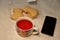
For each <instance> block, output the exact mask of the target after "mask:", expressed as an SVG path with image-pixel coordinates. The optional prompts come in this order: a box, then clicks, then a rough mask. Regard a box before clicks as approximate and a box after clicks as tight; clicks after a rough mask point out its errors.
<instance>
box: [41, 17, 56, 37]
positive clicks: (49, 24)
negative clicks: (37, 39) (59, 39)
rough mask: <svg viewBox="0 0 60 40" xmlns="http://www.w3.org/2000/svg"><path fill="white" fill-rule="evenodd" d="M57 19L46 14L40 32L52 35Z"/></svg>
mask: <svg viewBox="0 0 60 40" xmlns="http://www.w3.org/2000/svg"><path fill="white" fill-rule="evenodd" d="M56 21H57V19H56V18H55V17H51V16H46V18H45V21H44V24H43V27H42V30H41V33H43V34H47V35H49V36H53V34H54V29H55V25H56Z"/></svg>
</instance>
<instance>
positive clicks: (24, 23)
mask: <svg viewBox="0 0 60 40" xmlns="http://www.w3.org/2000/svg"><path fill="white" fill-rule="evenodd" d="M32 26H33V24H32V22H31V21H29V20H27V19H22V20H19V21H18V22H17V27H18V28H20V29H22V30H29V29H31V28H32Z"/></svg>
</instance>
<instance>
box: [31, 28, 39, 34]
mask: <svg viewBox="0 0 60 40" xmlns="http://www.w3.org/2000/svg"><path fill="white" fill-rule="evenodd" d="M32 35H39V29H38V28H37V27H34V28H33V32H32Z"/></svg>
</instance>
